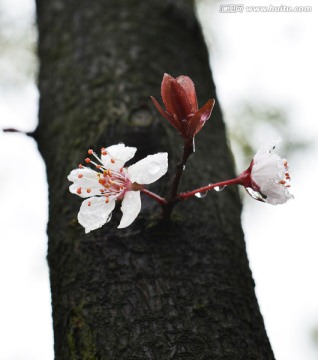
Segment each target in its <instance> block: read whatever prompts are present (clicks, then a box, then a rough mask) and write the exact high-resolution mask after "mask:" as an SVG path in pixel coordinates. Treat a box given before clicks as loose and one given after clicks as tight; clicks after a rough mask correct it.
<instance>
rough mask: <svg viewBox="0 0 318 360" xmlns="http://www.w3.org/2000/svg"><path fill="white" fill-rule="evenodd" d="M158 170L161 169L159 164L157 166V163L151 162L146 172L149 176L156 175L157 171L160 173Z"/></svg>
mask: <svg viewBox="0 0 318 360" xmlns="http://www.w3.org/2000/svg"><path fill="white" fill-rule="evenodd" d="M160 169H161V166H160V164H158V163H157V162H152V163H151V164H150V165H149V168H148V171H149V173H150V174H152V175H154V174H156V173H157V172H158V171H160Z"/></svg>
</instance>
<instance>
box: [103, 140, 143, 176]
mask: <svg viewBox="0 0 318 360" xmlns="http://www.w3.org/2000/svg"><path fill="white" fill-rule="evenodd" d="M136 151H137V148H135V147H130V146H125V145H124V144H118V145H112V146H110V147H108V148H107V149H106V152H107V155H102V156H101V160H102V163H103V165H104V166H105V168H106V169H110V170H119V169H120V168H122V167H123V166H124V165H125V163H126V162H127V161H128V160H130V159H132V158H133V157H134V156H135V153H136Z"/></svg>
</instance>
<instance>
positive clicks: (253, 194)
mask: <svg viewBox="0 0 318 360" xmlns="http://www.w3.org/2000/svg"><path fill="white" fill-rule="evenodd" d="M245 190H246V192H247V193H248V194H249V195H250V196H251V197H252V198H253V199H255V200H258V201H262V202H266V196H265V195H262V194H261V193H259V192H258V191H255V190H253V189H252V188H249V187H247V188H245Z"/></svg>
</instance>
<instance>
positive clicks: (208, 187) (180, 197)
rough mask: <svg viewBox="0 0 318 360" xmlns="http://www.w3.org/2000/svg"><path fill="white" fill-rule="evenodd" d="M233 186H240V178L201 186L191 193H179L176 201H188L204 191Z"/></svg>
mask: <svg viewBox="0 0 318 360" xmlns="http://www.w3.org/2000/svg"><path fill="white" fill-rule="evenodd" d="M233 184H237V185H240V184H242V178H241V177H240V176H239V177H237V178H235V179H230V180H225V181H220V182H217V183H214V184H209V185H206V186H203V187H201V188H198V189H195V190H192V191H187V192H183V193H180V194H179V195H178V196H177V199H178V200H179V201H180V200H186V199H189V198H190V197H192V196H194V195H195V194H197V193H204V192H206V191H209V190H212V189H214V188H216V187H217V186H218V187H223V186H227V185H233Z"/></svg>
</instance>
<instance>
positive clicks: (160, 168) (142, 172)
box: [128, 153, 168, 184]
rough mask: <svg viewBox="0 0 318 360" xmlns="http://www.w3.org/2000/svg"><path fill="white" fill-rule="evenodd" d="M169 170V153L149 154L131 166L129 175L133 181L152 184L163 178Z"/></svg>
mask: <svg viewBox="0 0 318 360" xmlns="http://www.w3.org/2000/svg"><path fill="white" fill-rule="evenodd" d="M167 170H168V153H158V154H154V155H148V156H147V157H145V158H144V159H142V160H140V161H138V162H136V164H134V165H131V166H129V168H128V177H129V179H130V181H131V182H132V183H134V182H136V183H138V184H151V183H153V182H155V181H156V180H158V179H159V178H161V176H163V175H164V174H165V173H166V172H167Z"/></svg>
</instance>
